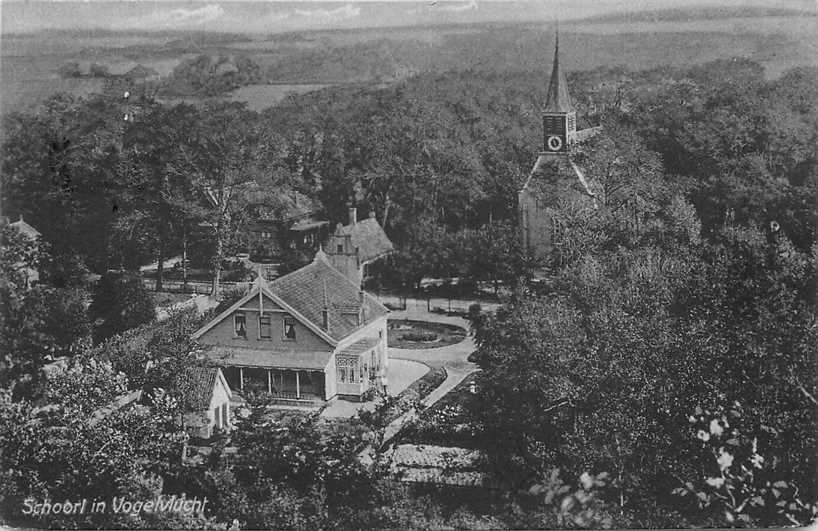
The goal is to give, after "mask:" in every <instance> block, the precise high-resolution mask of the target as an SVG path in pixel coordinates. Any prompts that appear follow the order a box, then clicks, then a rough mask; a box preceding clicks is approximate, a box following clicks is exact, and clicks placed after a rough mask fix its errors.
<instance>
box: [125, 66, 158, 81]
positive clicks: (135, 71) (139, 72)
mask: <svg viewBox="0 0 818 531" xmlns="http://www.w3.org/2000/svg"><path fill="white" fill-rule="evenodd" d="M158 75H159V72H157V71H156V70H154V69H153V68H150V67H147V66H145V65H142V64H138V65H136V66H135V67H133V68H131V69H130V70H128V71H127V72H125V76H127V77H132V78H143V77H154V76H158Z"/></svg>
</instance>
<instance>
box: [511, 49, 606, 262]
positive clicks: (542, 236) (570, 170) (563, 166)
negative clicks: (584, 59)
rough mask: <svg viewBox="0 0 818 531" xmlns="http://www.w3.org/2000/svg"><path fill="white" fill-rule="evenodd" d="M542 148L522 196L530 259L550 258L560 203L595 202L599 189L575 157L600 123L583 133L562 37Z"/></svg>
mask: <svg viewBox="0 0 818 531" xmlns="http://www.w3.org/2000/svg"><path fill="white" fill-rule="evenodd" d="M542 128H543V136H542V144H541V146H542V150H541V151H540V153H539V155H538V157H537V161H536V162H535V163H534V167H533V168H532V170H531V174H529V176H528V179H527V180H526V182H525V184H524V185H523V188H522V190H520V192H519V194H518V198H517V201H518V205H517V206H518V211H519V212H518V214H519V222H520V238H521V240H522V244H523V248H524V249H525V250H526V253H527V254H528V255H529V257H531V258H533V259H534V260H536V261H542V260H545V259H547V258H548V255H549V253H550V252H551V249H552V241H553V240H554V238H555V237H556V236H557V235H558V234H560V233H561V231H562V227H561V226H560V223H559V220H558V219H556V218H555V217H554V213H555V207H556V205H558V204H560V203H564V202H565V201H580V202H585V201H589V202H590V204H591V205H595V204H596V203H595V198H594V193H593V191H592V189H591V187H590V185H589V183H588V181H587V180H586V179H585V176H584V175H583V173H582V170H581V169H580V168H579V167H578V166H577V165H576V164H575V163H574V161H573V160H572V153H571V151H572V148H573V147H574V146H575V145H576V144H577V143H579V142H582V141H583V140H585V139H588V138H590V137H592V136H594V135H595V134H596V133H597V132H599V130H600V128H599V127H593V128H590V129H584V130H581V131H577V112H576V108H575V107H574V103H573V101H572V100H571V95H570V94H569V92H568V82H567V80H566V79H565V72H564V71H563V70H562V67H561V65H560V46H559V35H557V37H556V40H555V44H554V63H553V65H552V66H551V79H550V80H549V82H548V92H546V95H545V107H544V108H543V110H542Z"/></svg>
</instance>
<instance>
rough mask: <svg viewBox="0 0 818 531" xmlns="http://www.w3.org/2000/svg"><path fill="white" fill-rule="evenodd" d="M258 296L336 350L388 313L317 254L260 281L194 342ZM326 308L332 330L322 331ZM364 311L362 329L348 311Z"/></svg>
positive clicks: (356, 317)
mask: <svg viewBox="0 0 818 531" xmlns="http://www.w3.org/2000/svg"><path fill="white" fill-rule="evenodd" d="M259 293H261V294H263V295H266V296H267V297H268V298H269V299H271V300H272V301H273V302H275V303H276V304H278V305H279V306H281V307H282V308H283V309H285V310H286V311H287V312H289V313H290V314H291V315H292V316H293V317H295V318H296V319H297V320H298V321H299V322H300V323H301V324H303V325H304V326H306V327H307V328H309V329H310V330H312V331H313V332H314V333H315V334H316V335H317V336H319V337H320V338H322V339H324V341H326V342H327V343H328V344H329V345H331V346H333V347H334V346H335V345H337V344H338V342H339V341H340V340H341V339H343V338H345V337H347V336H348V335H349V334H350V333H352V332H353V331H355V330H357V329H358V328H359V327H360V326H364V325H366V324H368V323H371V322H372V321H374V320H375V319H377V318H379V317H383V316H384V315H386V314H388V313H389V310H387V309H386V307H385V306H384V305H382V304H381V303H380V302H378V301H377V300H376V299H374V298H373V297H372V296H370V295H369V294H367V293H365V292H363V291H361V290H360V288H359V287H358V286H356V285H355V284H353V283H352V282H351V281H350V280H349V279H348V278H347V277H346V276H344V275H343V274H342V273H341V272H340V271H338V270H337V269H335V268H334V267H332V265H330V263H329V260H328V259H327V256H326V254H324V252H323V251H318V252H317V253H316V254H315V259H314V260H313V261H312V262H311V263H309V264H307V265H306V266H304V267H302V268H301V269H297V270H295V271H293V272H292V273H289V274H287V275H284V276H283V277H280V278H278V279H276V280H274V281H273V282H270V283H269V284H268V283H267V281H265V280H264V279H263V278H262V277H258V278H257V279H256V281H255V283H254V286H253V288H252V289H251V290H250V291H249V292H248V293H247V295H245V296H244V297H242V298H241V299H240V300H239V301H237V302H236V303H235V304H233V306H231V307H230V308H228V309H227V310H225V311H224V312H222V313H221V314H219V315H218V316H217V317H215V318H214V319H213V320H212V321H210V322H209V323H207V324H206V325H205V326H203V327H202V328H200V329H199V330H197V331H196V332H195V333H194V334H193V339H198V338H199V337H201V336H202V335H203V334H204V333H205V332H207V331H208V330H210V329H211V328H213V327H214V326H216V324H218V323H219V322H221V321H223V320H224V319H225V318H227V317H228V316H230V315H232V314H233V312H234V311H236V310H237V309H238V308H240V307H241V306H242V305H244V303H246V302H247V301H249V300H250V299H252V298H253V297H258V296H259ZM361 298H363V301H362V300H361ZM325 307H326V308H327V310H328V311H327V321H328V324H329V330H324V329H323V328H322V326H323V311H324V308H325ZM361 307H363V310H364V311H363V321H362V323H361V324H360V325H359V324H358V314H357V311H356V312H355V315H352V314H351V313H350V311H349V310H350V309H351V308H355V309H360V308H361Z"/></svg>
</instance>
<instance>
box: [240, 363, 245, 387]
mask: <svg viewBox="0 0 818 531" xmlns="http://www.w3.org/2000/svg"><path fill="white" fill-rule="evenodd" d="M239 389H241V390H242V391H244V368H242V367H239Z"/></svg>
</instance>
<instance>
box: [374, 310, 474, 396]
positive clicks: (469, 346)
mask: <svg viewBox="0 0 818 531" xmlns="http://www.w3.org/2000/svg"><path fill="white" fill-rule="evenodd" d="M406 308H407V309H406V310H399V311H393V312H391V313H390V314H389V318H390V319H414V320H417V321H431V322H435V323H445V324H453V325H457V326H459V327H461V328H464V329H466V330H468V329H469V322H468V321H467V320H465V319H463V318H462V317H455V316H449V315H442V314H437V313H431V312H429V311H427V310H426V302H425V301H415V300H412V299H409V300H407V304H406ZM474 350H475V345H474V339H473V338H472V336H470V335H467V336H466V338H465V339H464V340H463V341H461V342H460V343H456V344H454V345H447V346H445V347H437V348H427V349H401V348H390V349H389V357H390V358H391V359H404V360H412V361H419V362H421V363H425V364H427V365H429V366H432V367H434V366H443V367H445V368H446V373H447V375H446V380H444V381H443V383H442V384H440V385H439V386H438V387H437V388H436V389H435V390H434V391H432V392H431V393H430V394H429V395H428V396H426V398H424V399H423V404H424V405H425V406H427V407H428V406H431V405H432V404H434V403H435V402H437V401H438V400H440V399H441V398H442V397H443V396H444V395H445V394H446V393H448V392H449V391H451V390H452V389H454V387H455V386H457V384H459V383H460V382H462V381H463V380H464V379H465V378H466V376H468V375H469V374H471V373H473V372H475V371H478V370H480V369H478V367H477V365H475V364H474V363H472V362H470V361H469V360H468V357H469V354H471V353H472V352H474Z"/></svg>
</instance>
